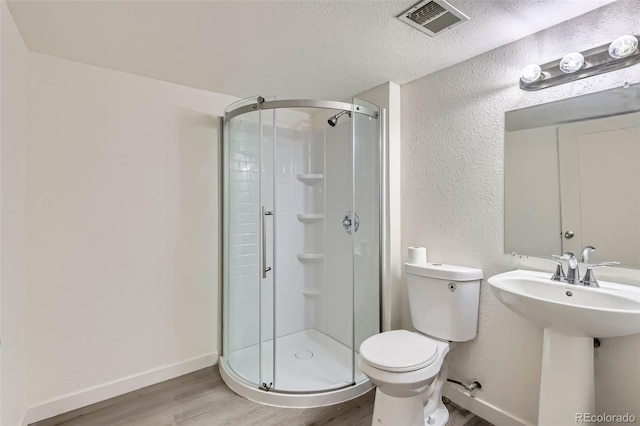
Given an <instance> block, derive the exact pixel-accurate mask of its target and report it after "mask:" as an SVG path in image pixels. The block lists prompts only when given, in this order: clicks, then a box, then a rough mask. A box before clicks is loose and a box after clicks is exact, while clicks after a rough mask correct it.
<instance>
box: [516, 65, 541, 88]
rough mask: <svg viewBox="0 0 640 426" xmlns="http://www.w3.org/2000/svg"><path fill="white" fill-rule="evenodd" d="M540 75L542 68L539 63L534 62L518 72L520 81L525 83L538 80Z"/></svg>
mask: <svg viewBox="0 0 640 426" xmlns="http://www.w3.org/2000/svg"><path fill="white" fill-rule="evenodd" d="M541 77H542V68H540V65H536V64H531V65H527V66H526V67H524V68H522V71H521V72H520V80H522V82H523V83H525V84H530V83H533V82H535V81H538V80H540V78H541Z"/></svg>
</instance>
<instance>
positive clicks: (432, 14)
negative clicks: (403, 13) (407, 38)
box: [407, 1, 447, 25]
mask: <svg viewBox="0 0 640 426" xmlns="http://www.w3.org/2000/svg"><path fill="white" fill-rule="evenodd" d="M446 12H447V9H445V8H444V7H442V6H440V5H439V4H438V3H436V2H434V1H430V2H429V3H427V4H425V5H424V6H422V7H421V8H420V9H418V10H416V11H415V12H411V13H409V15H407V17H408V18H409V19H411V20H412V21H413V22H415V23H416V24H420V25H424V23H425V22H427V21H431V20H433V19H435V18H437V17H439V16H440V15H442V14H443V13H446Z"/></svg>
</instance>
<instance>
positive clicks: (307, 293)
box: [302, 287, 320, 296]
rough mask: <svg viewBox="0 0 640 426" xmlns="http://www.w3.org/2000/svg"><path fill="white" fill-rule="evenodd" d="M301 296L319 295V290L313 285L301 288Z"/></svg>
mask: <svg viewBox="0 0 640 426" xmlns="http://www.w3.org/2000/svg"><path fill="white" fill-rule="evenodd" d="M302 295H303V296H320V291H319V290H318V289H317V288H315V287H308V288H305V289H304V290H302Z"/></svg>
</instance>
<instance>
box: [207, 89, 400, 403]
mask: <svg viewBox="0 0 640 426" xmlns="http://www.w3.org/2000/svg"><path fill="white" fill-rule="evenodd" d="M277 108H291V109H297V108H318V109H330V110H338V111H341V115H342V114H345V113H348V114H349V117H353V116H352V114H362V115H364V116H368V117H371V118H375V119H377V120H378V124H379V143H378V149H379V153H378V161H379V191H380V199H379V235H378V238H379V262H378V269H379V271H378V272H379V273H378V294H379V315H378V320H379V323H378V330H379V331H380V332H381V331H382V330H383V298H382V296H383V279H384V277H385V273H386V264H385V262H384V259H386V257H387V256H388V253H387V246H386V239H387V231H388V223H387V222H388V212H387V209H386V203H387V193H388V170H387V167H388V164H387V158H388V157H387V155H388V152H387V150H388V147H387V135H386V131H387V126H386V120H387V116H386V109H384V108H382V107H380V108H379V112H378V111H375V110H373V109H371V108H369V107H367V106H365V105H358V104H356V103H348V102H339V101H326V100H310V99H291V100H271V101H266V100H265V99H264V98H263V97H261V96H257V97H256V102H255V103H250V104H245V105H242V106H239V107H237V108H235V109H233V110H230V111H227V112H226V113H225V115H224V118H223V120H222V129H223V138H224V139H226V137H227V136H226V123H228V122H229V120H231V119H232V118H234V117H236V116H238V115H242V114H245V113H248V112H254V111H259V110H269V109H277ZM219 154H220V159H221V166H222V167H221V175H222V176H221V184H222V187H223V188H224V186H225V185H226V183H225V182H224V181H225V180H226V174H225V171H224V168H225V167H226V166H225V165H224V160H223V159H224V158H225V153H224V143H223V144H221V149H220V152H219ZM222 198H223V197H222V191H221V200H220V201H221V203H220V205H221V208H220V213H221V221H220V224H221V225H220V226H221V228H223V223H224V214H225V213H224V212H225V211H226V210H225V208H224V205H223V204H224V202H223V200H222ZM220 231H221V232H220V235H221V244H220V248H221V252H222V251H223V250H224V247H225V241H224V239H226V234H225V231H224V229H220ZM220 269H221V271H220V277H221V282H220V290H219V300H220V312H221V321H220V324H219V326H220V328H219V332H220V334H219V347H220V354H219V364H220V373H221V375H222V378H223V380H224V382H225V383H226V384H227V385H228V386H229V387H230V388H231V389H232V390H233V391H234V392H235V393H237V394H239V395H241V396H243V397H245V398H247V399H250V400H253V401H256V402H260V403H264V404H268V405H276V406H286V407H300V408H302V407H319V406H326V405H332V404H335V403H339V402H343V401H347V400H349V399H352V398H355V397H357V396H359V395H362V394H363V393H365V392H367V391H369V390H370V389H371V388H372V387H373V385H372V384H371V383H370V382H369V381H368V380H367V381H365V382H362V383H355V382H354V383H352V384H351V385H346V386H344V387H341V388H334V389H332V390H329V391H320V392H317V391H309V392H304V391H303V392H295V393H293V392H287V391H284V392H283V391H269V392H265V389H260V388H255V387H254V386H253V384H252V383H250V382H248V381H246V380H245V379H244V378H242V377H239V376H237V375H236V374H234V373H232V372H231V370H230V369H229V367H228V365H227V360H226V356H225V355H226V354H225V347H224V343H223V342H224V339H223V336H222V334H223V329H224V327H223V322H224V318H225V312H224V303H223V301H224V294H223V292H224V285H223V282H224V278H223V277H224V275H225V271H224V270H225V269H226V264H225V262H224V261H223V262H221V268H220Z"/></svg>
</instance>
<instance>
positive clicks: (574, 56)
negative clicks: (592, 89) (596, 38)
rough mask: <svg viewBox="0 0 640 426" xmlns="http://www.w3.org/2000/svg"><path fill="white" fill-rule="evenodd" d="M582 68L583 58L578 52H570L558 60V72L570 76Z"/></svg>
mask: <svg viewBox="0 0 640 426" xmlns="http://www.w3.org/2000/svg"><path fill="white" fill-rule="evenodd" d="M582 67H584V56H582V53H580V52H571V53H568V54H566V55H564V56H563V57H562V59H560V71H562V72H563V73H566V74H571V73H574V72H576V71H580V70H581V69H582Z"/></svg>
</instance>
